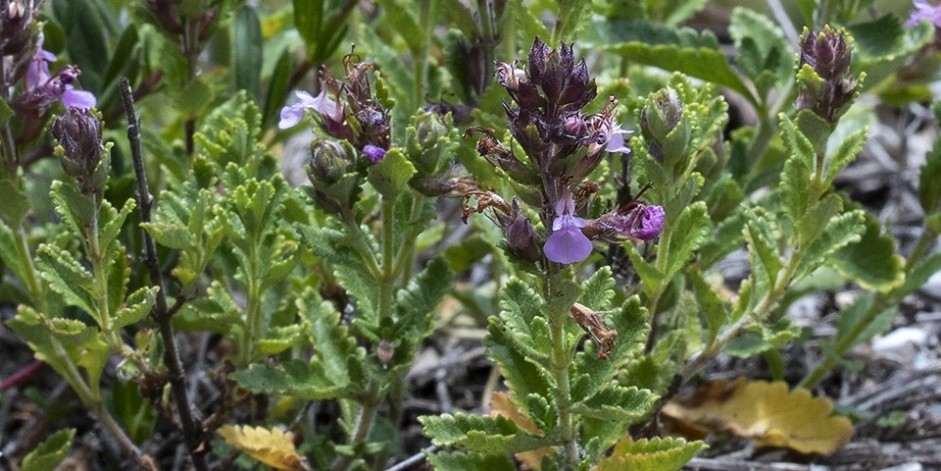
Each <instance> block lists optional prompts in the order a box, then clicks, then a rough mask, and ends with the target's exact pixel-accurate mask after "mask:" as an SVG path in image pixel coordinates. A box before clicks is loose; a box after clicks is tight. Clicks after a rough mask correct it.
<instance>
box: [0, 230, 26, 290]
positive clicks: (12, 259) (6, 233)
mask: <svg viewBox="0 0 941 471" xmlns="http://www.w3.org/2000/svg"><path fill="white" fill-rule="evenodd" d="M0 260H3V263H4V264H6V266H7V268H9V269H10V271H12V272H13V274H14V275H16V277H17V278H19V279H21V280H25V279H26V277H27V276H29V272H27V267H26V266H24V264H23V261H22V259H21V258H20V255H19V248H18V247H17V244H16V236H15V235H14V234H13V229H11V228H10V226H8V225H7V223H6V221H4V220H2V219H0Z"/></svg>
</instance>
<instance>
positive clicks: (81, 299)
mask: <svg viewBox="0 0 941 471" xmlns="http://www.w3.org/2000/svg"><path fill="white" fill-rule="evenodd" d="M36 257H37V259H36V267H37V268H38V269H39V274H40V276H42V278H43V279H44V280H46V281H47V282H48V283H49V288H51V289H52V290H53V291H55V292H57V293H59V294H60V295H62V297H63V298H64V299H65V302H66V303H67V304H69V305H72V306H75V307H78V308H79V309H82V310H83V311H85V312H87V313H88V314H90V315H92V316H94V315H97V313H98V311H97V310H96V309H95V307H94V306H95V302H94V297H93V296H92V294H93V293H94V291H95V288H94V280H93V279H92V275H91V273H89V272H88V271H87V270H85V268H83V267H82V266H81V265H80V264H79V263H78V261H76V260H75V258H74V257H73V256H72V254H71V253H69V252H68V251H67V250H61V249H57V248H55V247H52V246H50V245H45V244H43V245H41V246H39V250H37V252H36Z"/></svg>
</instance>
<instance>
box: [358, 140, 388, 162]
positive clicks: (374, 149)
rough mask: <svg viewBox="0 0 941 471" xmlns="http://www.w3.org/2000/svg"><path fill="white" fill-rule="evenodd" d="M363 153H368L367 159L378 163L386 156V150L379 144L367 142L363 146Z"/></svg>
mask: <svg viewBox="0 0 941 471" xmlns="http://www.w3.org/2000/svg"><path fill="white" fill-rule="evenodd" d="M363 154H364V155H366V159H368V160H369V161H370V162H372V163H376V162H378V161H380V160H382V158H383V157H385V156H386V150H385V149H383V148H382V147H379V146H374V145H372V144H366V145H365V146H363Z"/></svg>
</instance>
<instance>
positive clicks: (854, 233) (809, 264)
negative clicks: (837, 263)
mask: <svg viewBox="0 0 941 471" xmlns="http://www.w3.org/2000/svg"><path fill="white" fill-rule="evenodd" d="M865 231H866V214H865V212H864V211H862V210H859V209H857V210H853V211H849V212H846V213H843V214H840V215H838V216H836V217H834V218H833V219H831V220H830V221H829V222H828V223H827V227H826V228H825V229H824V230H823V233H821V234H820V236H819V237H817V238H816V239H815V240H814V241H813V242H812V243H811V244H810V246H809V247H808V248H807V251H806V252H805V254H804V257H803V258H802V259H801V261H800V263H799V264H798V266H797V270H795V272H794V277H793V279H794V280H795V281H796V280H799V279H801V278H803V277H804V276H807V275H809V274H810V273H811V272H813V271H814V270H816V269H817V268H819V267H820V265H821V264H823V263H825V262H826V260H827V259H828V258H829V257H830V256H831V255H833V253H835V252H836V251H838V250H840V249H842V248H843V247H845V246H847V245H849V244H852V243H854V242H858V241H859V240H860V238H861V235H862V234H863V233H864V232H865Z"/></svg>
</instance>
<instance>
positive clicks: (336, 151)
mask: <svg viewBox="0 0 941 471" xmlns="http://www.w3.org/2000/svg"><path fill="white" fill-rule="evenodd" d="M352 162H353V157H352V155H351V154H350V153H349V152H348V149H345V148H344V146H342V145H340V144H339V143H337V142H334V141H328V140H325V139H321V140H316V141H314V142H312V143H311V144H310V163H309V164H308V166H307V176H308V178H310V182H311V183H313V185H314V186H315V187H317V186H322V185H327V186H329V185H332V184H334V183H336V182H338V181H339V180H340V177H342V176H343V174H345V173H347V172H348V171H349V170H350V169H351V167H352V165H351V164H352Z"/></svg>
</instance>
